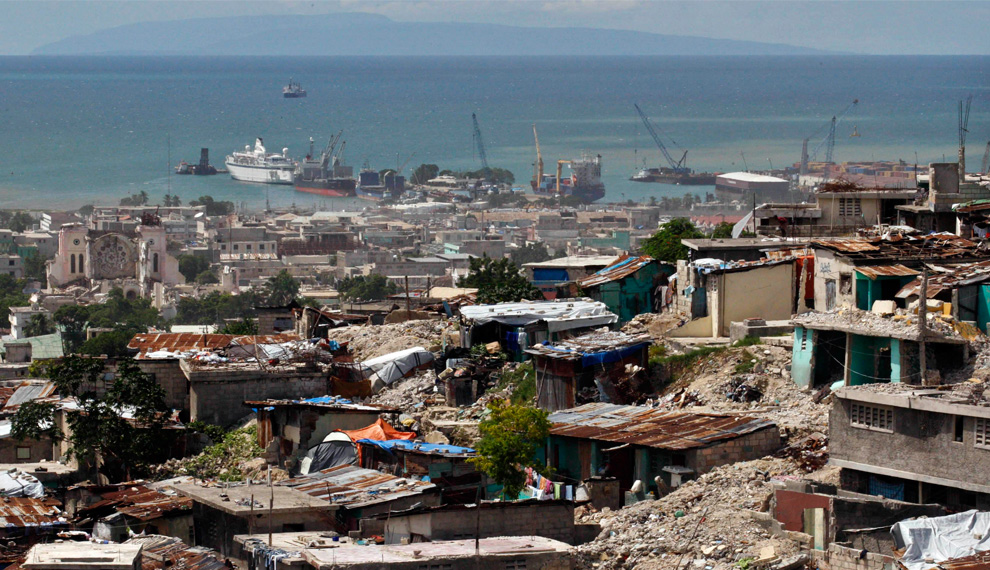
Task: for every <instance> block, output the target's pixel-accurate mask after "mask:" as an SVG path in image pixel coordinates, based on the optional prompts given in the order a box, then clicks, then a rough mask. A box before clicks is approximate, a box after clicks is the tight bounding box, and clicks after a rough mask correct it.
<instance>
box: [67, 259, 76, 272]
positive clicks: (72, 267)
mask: <svg viewBox="0 0 990 570" xmlns="http://www.w3.org/2000/svg"><path fill="white" fill-rule="evenodd" d="M75 272H76V255H75V254H71V255H69V273H75Z"/></svg>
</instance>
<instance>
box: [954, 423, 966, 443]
mask: <svg viewBox="0 0 990 570" xmlns="http://www.w3.org/2000/svg"><path fill="white" fill-rule="evenodd" d="M963 421H964V420H963V417H962V416H956V421H955V426H956V427H955V434H954V435H953V441H955V442H957V443H962V442H963Z"/></svg>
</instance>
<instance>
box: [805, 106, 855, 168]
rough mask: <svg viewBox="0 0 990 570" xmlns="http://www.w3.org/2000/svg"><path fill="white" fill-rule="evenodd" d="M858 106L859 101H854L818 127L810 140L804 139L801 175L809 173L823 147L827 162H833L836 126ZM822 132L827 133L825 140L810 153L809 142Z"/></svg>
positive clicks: (809, 137)
mask: <svg viewBox="0 0 990 570" xmlns="http://www.w3.org/2000/svg"><path fill="white" fill-rule="evenodd" d="M858 104H859V99H853V102H852V103H850V104H849V105H847V106H846V108H845V109H843V110H842V112H841V113H839V114H838V115H832V118H831V119H830V120H828V121H825V124H824V125H822V126H820V127H818V129H817V130H815V132H813V133H811V135H810V136H808V138H806V139H804V142H803V143H802V144H801V174H807V173H808V162H809V161H810V160H811V159H814V158H818V151H820V150H821V149H822V147H825V162H827V163H830V162H832V151H833V150H834V149H835V126H836V125H838V124H839V121H841V120H842V117H844V116H845V115H846V113H848V112H849V110H850V109H852V108H853V107H855V106H856V105H858ZM822 131H825V132H826V134H825V138H823V139H822V140H821V142H819V143H818V144H817V145H815V149H814V150H813V151H811V152H810V153H809V152H808V142H809V141H811V139H813V138H815V137H817V136H818V135H820V134H821V133H822Z"/></svg>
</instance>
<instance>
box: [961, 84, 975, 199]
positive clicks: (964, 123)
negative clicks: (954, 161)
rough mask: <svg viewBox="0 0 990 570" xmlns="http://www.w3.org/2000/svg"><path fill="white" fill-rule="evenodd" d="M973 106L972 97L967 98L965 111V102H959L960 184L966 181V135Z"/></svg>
mask: <svg viewBox="0 0 990 570" xmlns="http://www.w3.org/2000/svg"><path fill="white" fill-rule="evenodd" d="M972 104H973V96H972V95H970V96H969V97H967V98H966V105H965V111H963V109H964V106H963V102H962V101H960V102H959V182H962V181H964V180H965V179H966V133H968V132H969V108H970V106H971V105H972Z"/></svg>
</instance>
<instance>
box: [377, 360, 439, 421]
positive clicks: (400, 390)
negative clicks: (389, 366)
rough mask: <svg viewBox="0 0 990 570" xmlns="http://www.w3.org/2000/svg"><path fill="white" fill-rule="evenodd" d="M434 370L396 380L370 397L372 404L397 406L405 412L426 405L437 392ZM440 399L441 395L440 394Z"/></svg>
mask: <svg viewBox="0 0 990 570" xmlns="http://www.w3.org/2000/svg"><path fill="white" fill-rule="evenodd" d="M436 378H437V375H436V372H434V371H433V370H424V371H422V372H420V373H418V374H413V375H412V376H409V377H408V378H402V379H401V380H396V381H395V382H393V383H392V384H390V385H388V386H386V387H385V388H383V389H382V391H381V392H378V393H377V394H375V395H374V396H372V397H371V402H370V403H372V404H375V405H377V406H385V407H389V408H397V409H400V410H403V411H405V412H407V413H411V412H413V410H414V409H415V408H421V407H423V406H424V405H426V403H427V401H428V400H433V399H434V396H435V395H438V394H437V383H436ZM440 399H441V400H442V396H440Z"/></svg>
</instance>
